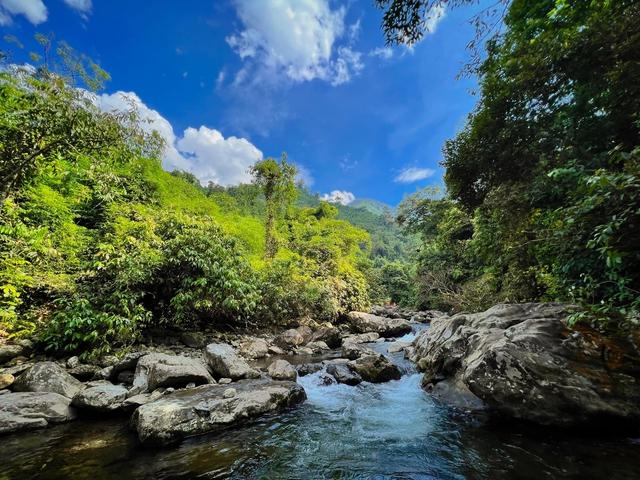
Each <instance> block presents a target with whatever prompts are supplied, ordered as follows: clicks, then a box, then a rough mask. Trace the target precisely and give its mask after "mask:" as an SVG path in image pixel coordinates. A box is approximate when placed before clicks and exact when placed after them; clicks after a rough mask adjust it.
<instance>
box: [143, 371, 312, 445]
mask: <svg viewBox="0 0 640 480" xmlns="http://www.w3.org/2000/svg"><path fill="white" fill-rule="evenodd" d="M234 389H235V391H236V394H235V395H234V396H232V397H228V398H225V392H226V391H227V390H228V388H227V387H224V386H221V385H205V386H201V387H196V388H193V389H190V390H183V391H177V392H174V393H171V394H169V395H166V396H164V397H163V398H162V399H160V400H157V401H155V402H152V403H147V404H146V405H142V406H140V407H139V408H138V409H137V410H136V411H135V412H134V414H133V418H132V425H133V427H134V428H135V430H136V431H137V433H138V437H139V439H140V441H141V442H142V443H143V444H168V443H173V442H177V441H180V440H181V439H183V438H185V437H188V436H192V435H200V434H203V433H207V432H213V431H216V430H220V429H222V428H224V427H226V426H229V425H233V424H236V423H239V422H242V421H245V420H248V419H251V418H255V417H259V416H261V415H263V414H265V413H269V412H273V411H278V410H282V409H285V408H288V407H292V406H294V405H297V404H299V403H301V402H303V401H304V400H305V399H306V395H305V392H304V389H303V388H302V387H301V386H300V385H298V384H297V383H294V382H274V381H271V380H265V379H260V380H243V381H240V382H237V383H236V384H234ZM227 395H228V394H227Z"/></svg>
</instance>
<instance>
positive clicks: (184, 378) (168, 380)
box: [130, 353, 214, 394]
mask: <svg viewBox="0 0 640 480" xmlns="http://www.w3.org/2000/svg"><path fill="white" fill-rule="evenodd" d="M192 382H193V383H196V384H197V385H203V384H207V383H214V380H213V378H212V377H211V374H210V373H209V372H208V370H207V369H206V368H205V366H204V365H203V364H202V363H200V362H199V361H197V360H195V359H193V358H188V357H183V356H180V355H167V354H164V353H149V354H147V355H145V356H143V357H142V358H140V360H138V363H137V365H136V371H135V375H134V378H133V387H132V388H131V391H130V393H132V394H138V393H144V392H151V391H153V390H155V389H156V388H160V387H176V388H180V387H184V386H185V385H187V384H189V383H192Z"/></svg>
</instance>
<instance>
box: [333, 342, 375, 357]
mask: <svg viewBox="0 0 640 480" xmlns="http://www.w3.org/2000/svg"><path fill="white" fill-rule="evenodd" d="M374 353H375V352H374V351H373V350H372V349H370V348H369V347H366V346H364V345H362V344H360V343H352V342H347V341H345V342H344V343H343V344H342V349H341V354H342V356H343V357H344V358H348V359H349V360H355V359H356V358H360V357H362V356H363V355H371V354H374Z"/></svg>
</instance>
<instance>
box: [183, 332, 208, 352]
mask: <svg viewBox="0 0 640 480" xmlns="http://www.w3.org/2000/svg"><path fill="white" fill-rule="evenodd" d="M180 341H181V342H182V343H184V344H185V345H186V346H187V347H189V348H203V347H204V346H205V345H206V344H207V339H206V337H205V336H204V334H203V333H202V332H182V333H181V334H180Z"/></svg>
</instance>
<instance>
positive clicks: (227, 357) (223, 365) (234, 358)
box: [204, 343, 260, 380]
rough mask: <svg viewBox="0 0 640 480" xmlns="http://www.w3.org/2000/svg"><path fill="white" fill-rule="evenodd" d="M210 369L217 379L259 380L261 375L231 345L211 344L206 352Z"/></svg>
mask: <svg viewBox="0 0 640 480" xmlns="http://www.w3.org/2000/svg"><path fill="white" fill-rule="evenodd" d="M204 356H205V358H206V360H207V364H208V365H209V368H210V369H211V371H212V372H213V375H214V376H215V377H216V378H220V377H226V378H231V379H232V380H237V379H241V378H258V377H259V376H260V373H259V372H257V371H256V370H254V369H253V368H251V367H250V366H249V364H248V363H247V362H246V361H244V360H243V359H242V358H241V357H240V356H239V355H238V354H237V353H236V351H235V349H234V348H233V347H232V346H231V345H227V344H226V343H211V344H209V345H207V348H206V349H205V351H204Z"/></svg>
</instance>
